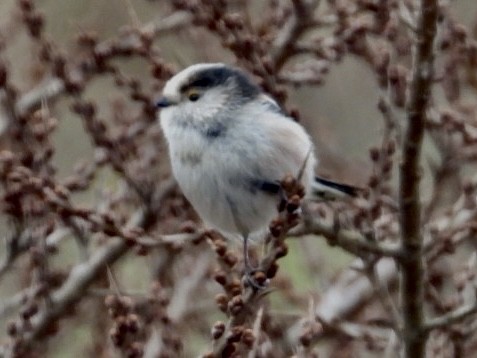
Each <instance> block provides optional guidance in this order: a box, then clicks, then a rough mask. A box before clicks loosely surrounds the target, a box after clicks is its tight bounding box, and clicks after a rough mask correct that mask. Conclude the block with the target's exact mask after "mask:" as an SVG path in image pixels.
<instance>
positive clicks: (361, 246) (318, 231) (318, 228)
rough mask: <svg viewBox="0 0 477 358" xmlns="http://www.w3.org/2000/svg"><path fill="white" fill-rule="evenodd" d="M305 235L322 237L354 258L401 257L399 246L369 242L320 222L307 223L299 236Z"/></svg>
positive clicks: (355, 232)
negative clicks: (372, 255) (371, 255)
mask: <svg viewBox="0 0 477 358" xmlns="http://www.w3.org/2000/svg"><path fill="white" fill-rule="evenodd" d="M305 233H306V234H314V235H321V236H324V237H325V238H326V239H327V240H328V243H329V244H330V245H332V246H339V247H341V248H342V249H343V250H346V251H348V252H349V253H352V254H354V255H356V256H363V255H365V254H376V255H379V256H385V257H395V258H399V257H401V255H402V251H401V248H400V245H399V244H392V243H378V242H373V241H369V240H366V238H365V237H364V236H363V235H361V234H360V233H359V232H357V231H352V230H344V229H341V228H336V227H335V226H334V225H333V224H327V223H325V222H324V221H321V220H313V221H309V222H308V223H307V224H306V228H305V229H304V232H303V233H301V232H300V234H305Z"/></svg>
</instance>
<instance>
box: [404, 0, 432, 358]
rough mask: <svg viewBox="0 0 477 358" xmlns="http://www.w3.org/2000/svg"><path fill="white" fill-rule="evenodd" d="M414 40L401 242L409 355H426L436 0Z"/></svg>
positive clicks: (427, 1)
mask: <svg viewBox="0 0 477 358" xmlns="http://www.w3.org/2000/svg"><path fill="white" fill-rule="evenodd" d="M420 10H421V13H420V16H419V20H418V25H417V33H416V37H417V39H416V41H415V57H414V61H413V74H412V81H411V85H410V86H411V87H410V97H409V105H408V109H407V117H408V118H407V120H408V127H407V130H406V133H405V136H404V144H403V153H402V158H403V159H402V160H403V162H402V165H401V168H400V169H401V170H400V193H399V199H400V214H401V222H400V226H401V239H402V245H403V250H404V253H405V255H404V257H405V259H402V260H400V264H401V270H402V272H401V278H402V287H401V300H402V304H403V321H404V327H403V332H402V333H403V340H404V356H405V357H413V358H419V357H424V355H425V345H426V338H427V337H426V335H425V334H424V332H423V330H422V328H423V322H424V309H423V306H424V265H423V257H422V246H423V238H422V233H421V203H420V190H419V181H420V178H421V169H420V158H421V147H422V141H423V137H424V129H425V122H426V111H427V108H428V105H429V99H430V96H431V87H432V81H433V73H434V70H433V66H434V38H435V35H436V27H437V16H438V13H439V8H438V4H437V0H422V1H421V2H420Z"/></svg>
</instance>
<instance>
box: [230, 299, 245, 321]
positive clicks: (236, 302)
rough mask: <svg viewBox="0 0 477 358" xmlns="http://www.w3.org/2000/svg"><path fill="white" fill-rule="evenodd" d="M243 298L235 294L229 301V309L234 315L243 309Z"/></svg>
mask: <svg viewBox="0 0 477 358" xmlns="http://www.w3.org/2000/svg"><path fill="white" fill-rule="evenodd" d="M243 306H244V304H243V300H242V297H241V296H238V295H237V296H234V297H232V299H231V300H230V301H229V303H228V309H229V312H230V314H231V315H232V316H236V315H238V314H239V313H240V312H241V311H242V309H243Z"/></svg>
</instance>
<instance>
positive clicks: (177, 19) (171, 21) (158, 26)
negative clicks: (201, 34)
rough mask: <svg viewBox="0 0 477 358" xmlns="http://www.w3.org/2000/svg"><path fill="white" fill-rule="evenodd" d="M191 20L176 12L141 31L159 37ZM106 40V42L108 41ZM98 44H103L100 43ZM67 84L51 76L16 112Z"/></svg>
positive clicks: (59, 91) (22, 100)
mask: <svg viewBox="0 0 477 358" xmlns="http://www.w3.org/2000/svg"><path fill="white" fill-rule="evenodd" d="M190 21H191V16H190V14H188V13H187V12H185V11H180V12H175V13H173V14H171V15H169V16H167V17H165V18H160V19H156V20H154V21H151V22H150V23H147V24H145V25H144V26H143V27H142V28H141V29H140V32H143V33H149V34H152V35H153V37H158V36H160V35H163V34H167V33H170V32H173V31H177V30H178V29H180V28H182V27H184V26H186V25H187V24H188V23H190ZM109 41H110V40H106V41H105V42H104V43H108V42H109ZM121 41H122V42H123V43H126V44H128V43H129V42H130V41H131V35H126V37H125V38H122V39H121ZM97 46H102V44H101V43H99V44H98V45H97ZM65 89H66V88H65V84H64V83H63V81H62V80H61V79H60V78H50V79H48V80H47V81H45V82H43V83H41V84H40V85H38V86H37V87H35V88H33V89H32V90H30V91H29V92H27V93H25V94H24V95H22V96H21V97H20V98H19V99H18V100H17V102H16V104H15V112H16V113H18V114H24V113H27V112H28V111H30V110H32V109H33V108H36V107H38V106H39V105H40V104H41V102H42V101H43V100H52V99H55V98H56V97H58V96H60V95H61V94H62V93H64V91H65Z"/></svg>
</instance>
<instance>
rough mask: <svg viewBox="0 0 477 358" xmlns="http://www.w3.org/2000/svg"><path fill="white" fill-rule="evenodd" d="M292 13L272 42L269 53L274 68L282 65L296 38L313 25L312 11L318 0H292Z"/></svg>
mask: <svg viewBox="0 0 477 358" xmlns="http://www.w3.org/2000/svg"><path fill="white" fill-rule="evenodd" d="M292 3H293V14H292V15H291V16H290V19H289V20H288V22H287V23H286V24H285V26H284V27H283V29H282V30H281V31H280V32H279V33H278V35H277V37H276V39H275V42H274V44H273V50H272V53H271V58H272V62H273V64H274V65H275V68H277V69H279V68H281V67H283V65H284V64H285V61H286V60H287V59H288V57H289V53H290V52H291V51H292V50H293V47H294V45H295V43H296V42H297V39H298V38H299V37H300V36H301V35H302V34H303V33H304V32H305V31H306V30H307V29H308V28H309V27H310V26H311V25H313V24H314V23H313V21H312V20H313V12H314V10H315V8H316V7H317V6H318V1H316V0H313V1H311V2H307V1H305V0H293V1H292Z"/></svg>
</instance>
